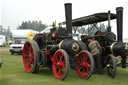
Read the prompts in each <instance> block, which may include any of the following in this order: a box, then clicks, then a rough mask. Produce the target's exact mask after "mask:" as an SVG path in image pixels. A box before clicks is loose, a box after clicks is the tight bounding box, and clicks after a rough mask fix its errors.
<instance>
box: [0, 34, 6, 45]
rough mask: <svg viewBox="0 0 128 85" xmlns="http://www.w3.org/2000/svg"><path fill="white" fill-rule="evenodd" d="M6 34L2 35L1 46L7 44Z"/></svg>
mask: <svg viewBox="0 0 128 85" xmlns="http://www.w3.org/2000/svg"><path fill="white" fill-rule="evenodd" d="M6 45H7V43H6V36H5V35H0V46H6Z"/></svg>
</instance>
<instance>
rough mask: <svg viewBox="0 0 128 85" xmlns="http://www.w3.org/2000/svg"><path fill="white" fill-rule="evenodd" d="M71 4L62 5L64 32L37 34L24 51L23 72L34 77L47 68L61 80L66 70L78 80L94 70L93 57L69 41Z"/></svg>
mask: <svg viewBox="0 0 128 85" xmlns="http://www.w3.org/2000/svg"><path fill="white" fill-rule="evenodd" d="M71 10H72V9H71V4H70V3H68V4H65V11H66V26H67V29H65V28H62V27H60V28H58V29H57V28H56V27H55V25H54V26H53V28H51V30H50V33H42V34H41V33H40V34H37V35H36V36H35V38H34V40H31V41H27V42H26V43H25V45H24V48H23V63H24V67H25V70H26V71H27V72H31V73H37V72H38V70H39V68H40V67H42V68H43V67H50V68H52V70H53V73H54V76H55V77H56V78H57V79H60V80H63V79H64V78H65V77H66V75H67V72H68V68H69V67H71V68H72V69H75V70H76V71H77V73H78V75H79V76H80V77H81V78H84V79H88V78H89V77H90V76H91V75H92V72H93V69H94V61H93V58H92V55H91V54H90V53H89V52H88V51H87V50H85V48H86V46H85V45H84V43H83V42H82V41H75V40H73V39H72V13H71Z"/></svg>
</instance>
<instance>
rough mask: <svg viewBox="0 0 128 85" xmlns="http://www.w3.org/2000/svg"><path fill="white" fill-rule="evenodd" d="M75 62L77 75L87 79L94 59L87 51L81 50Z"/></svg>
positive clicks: (91, 70)
mask: <svg viewBox="0 0 128 85" xmlns="http://www.w3.org/2000/svg"><path fill="white" fill-rule="evenodd" d="M76 62H77V66H76V71H77V73H78V75H79V77H81V78H84V79H89V78H90V77H91V75H92V73H93V70H94V60H93V57H92V55H91V54H90V53H89V52H88V51H86V50H83V51H81V52H80V53H79V55H78V56H77V59H76Z"/></svg>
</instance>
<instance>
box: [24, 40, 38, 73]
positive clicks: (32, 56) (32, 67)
mask: <svg viewBox="0 0 128 85" xmlns="http://www.w3.org/2000/svg"><path fill="white" fill-rule="evenodd" d="M38 53H39V47H38V45H37V43H36V42H35V41H34V40H31V41H27V42H26V43H25V44H24V48H23V54H22V55H23V64H24V68H25V70H26V71H27V72H31V73H37V72H38V70H39V66H38V65H37V57H38V56H39V55H38Z"/></svg>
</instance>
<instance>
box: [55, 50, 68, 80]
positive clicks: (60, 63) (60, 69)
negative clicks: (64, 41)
mask: <svg viewBox="0 0 128 85" xmlns="http://www.w3.org/2000/svg"><path fill="white" fill-rule="evenodd" d="M53 73H54V75H55V77H56V78H58V79H61V78H63V76H64V75H65V73H66V59H65V56H64V53H63V52H61V51H58V52H56V54H55V56H54V61H53Z"/></svg>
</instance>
